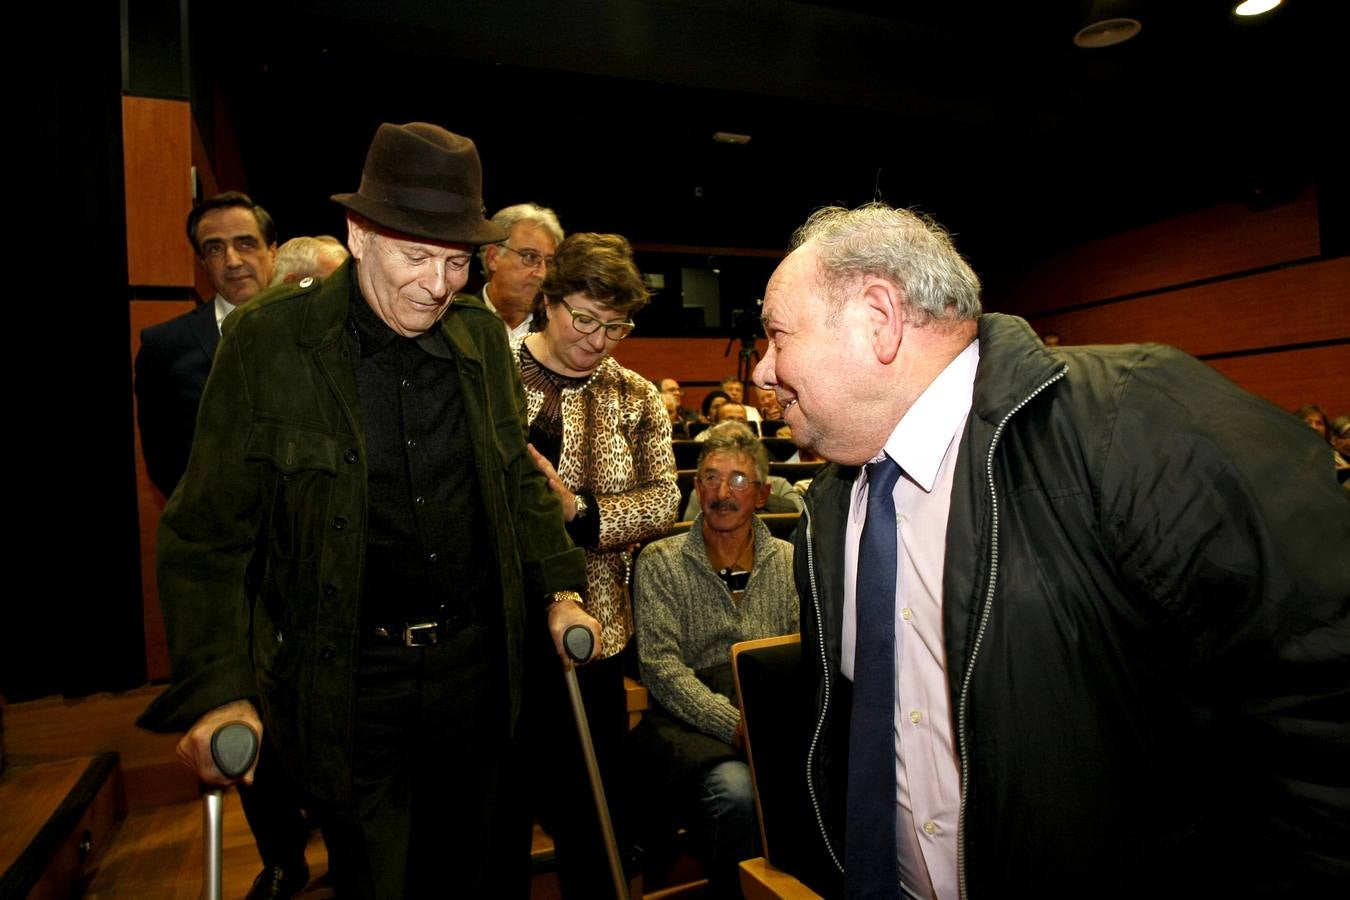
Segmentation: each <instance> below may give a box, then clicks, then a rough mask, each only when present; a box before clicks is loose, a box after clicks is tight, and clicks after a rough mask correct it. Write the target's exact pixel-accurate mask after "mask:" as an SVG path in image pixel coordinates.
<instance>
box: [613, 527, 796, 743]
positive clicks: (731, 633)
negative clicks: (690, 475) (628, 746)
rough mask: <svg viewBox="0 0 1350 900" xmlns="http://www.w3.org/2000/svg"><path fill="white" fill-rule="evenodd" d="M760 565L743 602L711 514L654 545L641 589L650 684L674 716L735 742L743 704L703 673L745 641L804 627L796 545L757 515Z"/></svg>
mask: <svg viewBox="0 0 1350 900" xmlns="http://www.w3.org/2000/svg"><path fill="white" fill-rule="evenodd" d="M754 529H755V564H754V567H753V568H752V569H751V570H750V582H749V584H747V585H746V589H745V593H744V594H743V595H742V597H741V600H740V602H739V603H735V602H733V601H732V598H731V591H729V590H728V589H727V586H726V584H724V583H723V582H722V579H720V578H718V577H717V573H716V572H714V571H713V569H712V564H711V563H710V562H709V561H708V551H707V548H706V547H705V546H704V544H703V516H702V514H699V516H698V518H696V519H695V520H694V524H693V526H692V527H691V528H690V529H689V531H688V532H687V533H685V534H678V535H675V536H674V537H668V538H665V539H663V540H659V541H656V542H654V543H652V544H649V545H647V547H646V548H644V549H643V551H642V553H641V554H640V555H639V556H638V561H637V575H636V582H635V585H636V586H635V589H634V593H633V607H634V615H635V618H636V620H637V642H638V659H639V660H640V662H641V664H642V683H643V684H644V685H646V686H647V690H648V691H650V692H651V695H652V697H654V698H655V699H656V701H657V702H658V703H660V704H661V705H662V706H663V707H665V708H666V710H667V711H668V712H669V713H670V714H671V715H673V716H675V717H676V718H678V719H681V720H682V721H684V722H686V723H688V724H689V725H691V726H693V727H694V728H696V729H698V730H699V731H702V732H705V733H707V734H710V735H713V736H714V737H717V738H720V739H721V740H724V741H726V742H727V743H731V738H732V736H733V734H734V733H735V731H736V725H737V723H738V722H740V718H741V714H740V710H738V709H737V708H736V706H735V705H734V704H733V703H732V702H731V700H730V699H728V698H727V697H725V696H723V695H721V694H717V693H714V692H713V691H712V690H711V689H709V688H708V687H707V686H706V685H705V684H704V683H703V682H702V681H700V680H699V679H698V676H697V675H695V674H694V673H695V671H696V670H698V669H703V668H707V667H709V666H715V665H718V664H721V663H726V662H728V661H729V660H730V652H731V645H732V644H734V643H736V642H737V641H748V640H752V639H754V638H761V637H773V636H775V635H780V634H791V633H793V632H795V631H797V628H798V624H797V623H798V612H797V590H796V588H795V587H794V585H793V581H792V545H791V544H789V543H788V542H787V541H783V540H779V539H778V538H775V537H774V536H773V535H771V534H769V529H768V528H766V527H765V526H764V524H763V523H762V522H760V521H759V519H758V518H756V519H755V520H754Z"/></svg>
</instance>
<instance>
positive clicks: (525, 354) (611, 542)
mask: <svg viewBox="0 0 1350 900" xmlns="http://www.w3.org/2000/svg"><path fill="white" fill-rule="evenodd" d="M647 300H648V293H647V289H646V287H645V286H644V285H643V283H642V276H641V275H639V274H638V271H637V267H636V266H635V265H634V263H633V252H632V249H631V248H630V247H629V245H628V241H627V240H625V239H624V238H623V237H621V236H619V235H617V234H574V235H572V236H571V237H569V238H567V239H566V240H564V241H563V242H562V243H561V244H559V245H558V248H557V250H556V252H555V255H554V258H553V262H552V264H551V265H550V266H549V267H548V272H547V274H546V275H545V276H544V283H543V287H542V289H541V293H540V296H539V298H538V299H537V300H536V301H535V310H534V324H533V326H532V327H533V328H534V329H536V330H535V331H534V332H533V333H531V334H529V335H528V336H526V337H525V338H523V339H520V340H517V341H515V342H513V343H512V345H511V346H512V352H513V354H514V357H515V359H516V362H517V364H518V365H519V366H520V374H521V381H522V382H523V384H524V386H525V401H526V411H527V419H528V421H529V428H530V443H531V452H532V454H533V455H534V458H535V463H536V464H537V465H538V466H539V468H540V470H541V471H542V472H543V473H544V475H545V476H546V477H547V478H548V484H549V487H550V488H551V489H552V490H553V491H554V492H555V493H557V494H558V497H559V499H560V500H561V501H562V509H563V518H564V520H565V521H566V524H567V530H568V532H569V533H570V534H571V535H572V540H573V541H575V542H576V544H577V545H578V546H580V547H583V548H584V549H585V551H586V597H585V602H586V609H587V611H588V612H589V613H590V614H591V615H592V616H595V618H597V619H599V620H600V624H601V625H602V626H603V628H604V632H603V635H602V637H601V650H600V657H599V658H598V659H597V660H595V661H594V662H592V663H590V664H589V665H587V666H585V667H583V668H581V669H578V671H577V675H578V679H579V681H580V685H581V691H582V696H583V698H584V700H585V704H586V714H587V718H588V719H589V721H590V727H591V737H592V741H593V743H594V744H595V750H596V755H597V757H598V758H599V761H600V768H601V772H602V773H603V775H604V781H605V784H606V789H607V790H606V793H607V794H608V796H609V799H610V812H611V816H612V817H613V818H614V820H615V831H616V832H617V833H619V834H620V846H623V845H624V842H623V840H622V822H623V818H624V816H623V809H622V803H621V802H620V801H621V798H619V796H618V788H619V787H620V784H621V778H620V772H619V770H618V769H619V766H620V764H621V760H620V758H619V754H620V753H621V751H622V746H623V740H624V736H625V734H626V733H627V718H628V715H627V709H626V706H625V697H624V688H623V675H624V662H623V657H621V656H620V653H621V652H622V651H623V650H624V649H625V648H626V647H628V645H629V643H630V641H631V639H632V636H633V608H632V603H631V600H630V599H629V594H628V576H629V566H630V563H631V557H630V555H629V552H628V547H629V546H630V545H631V544H634V543H637V542H639V541H644V540H646V539H648V538H651V537H655V536H658V535H660V534H662V533H663V532H665V530H666V529H667V528H668V527H669V526H670V525H671V524H672V523H673V522H674V521H675V515H676V512H677V510H676V507H677V506H678V504H679V497H680V494H679V488H678V487H677V486H676V484H675V458H674V455H673V454H672V452H671V447H670V420H669V418H668V417H667V415H666V412H665V407H664V406H663V404H662V402H661V397H660V395H659V394H658V393H657V391H656V388H655V387H654V386H653V385H652V383H651V382H650V381H648V380H647V379H646V378H643V377H642V376H641V375H638V374H637V373H635V372H631V371H629V370H628V369H625V368H624V367H623V366H621V365H619V364H618V363H617V362H616V361H615V360H614V359H613V358H612V357H611V356H610V354H611V352H612V351H613V350H614V347H615V346H616V345H617V344H618V342H619V341H621V340H623V339H624V338H626V337H627V336H628V335H629V334H630V333H631V332H632V330H633V322H632V315H633V313H635V312H637V311H638V310H639V309H641V308H642V307H643V306H645V305H646V304H647ZM562 602H572V601H562ZM534 631H536V632H538V633H539V634H538V635H536V637H539V642H538V645H537V647H536V652H535V653H534V654H533V656H532V658H531V659H530V660H529V661H528V662H527V671H528V672H529V675H528V676H527V677H528V678H529V679H530V681H529V682H528V683H527V693H526V700H525V703H526V710H525V715H526V719H527V722H528V728H529V729H530V731H531V733H530V734H529V736H528V738H527V740H528V741H529V743H530V744H531V745H532V747H533V749H534V752H535V753H536V754H537V756H538V757H539V759H538V761H537V762H536V763H535V764H534V765H532V766H530V770H531V771H534V772H538V773H541V774H543V775H544V776H545V778H546V779H547V780H548V783H547V784H541V785H539V786H538V787H537V789H536V792H535V796H536V798H538V799H540V800H542V801H544V802H543V807H544V808H543V809H541V810H540V813H541V822H542V824H543V825H544V827H545V828H546V829H547V830H548V831H549V832H550V834H552V835H553V839H554V844H555V848H556V851H557V857H558V864H559V881H560V882H561V885H562V890H563V895H564V897H567V898H569V900H572V898H587V900H589V898H603V897H608V896H612V893H613V889H612V886H611V883H610V880H609V875H608V872H609V869H608V866H607V863H606V857H605V851H604V845H603V844H602V843H601V841H600V836H599V828H598V825H597V824H596V820H595V814H594V807H593V804H592V802H591V800H590V793H589V787H588V785H587V781H586V774H585V769H584V768H583V766H582V763H581V757H580V751H579V749H578V747H577V746H576V744H577V742H576V740H575V735H576V729H575V727H574V726H572V724H571V716H570V712H569V707H568V701H567V698H566V695H565V694H564V693H563V682H562V678H561V676H560V675H559V672H558V661H557V659H556V657H554V658H552V659H550V658H549V657H550V656H552V655H553V654H552V651H551V648H550V646H549V645H547V644H546V643H545V642H544V641H543V639H542V636H543V632H544V631H545V629H534ZM625 656H626V654H625ZM550 807H552V808H551V809H550Z"/></svg>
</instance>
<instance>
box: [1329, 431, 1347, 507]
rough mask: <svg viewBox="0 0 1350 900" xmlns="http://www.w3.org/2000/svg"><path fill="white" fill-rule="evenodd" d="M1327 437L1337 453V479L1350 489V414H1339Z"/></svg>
mask: <svg viewBox="0 0 1350 900" xmlns="http://www.w3.org/2000/svg"><path fill="white" fill-rule="evenodd" d="M1327 437H1328V438H1329V439H1330V440H1331V449H1332V450H1333V451H1335V453H1336V459H1335V463H1336V480H1337V481H1339V482H1340V483H1341V484H1342V485H1344V486H1345V489H1346V490H1350V416H1337V417H1336V418H1335V420H1334V421H1333V422H1332V423H1331V431H1330V432H1329V433H1328V434H1327Z"/></svg>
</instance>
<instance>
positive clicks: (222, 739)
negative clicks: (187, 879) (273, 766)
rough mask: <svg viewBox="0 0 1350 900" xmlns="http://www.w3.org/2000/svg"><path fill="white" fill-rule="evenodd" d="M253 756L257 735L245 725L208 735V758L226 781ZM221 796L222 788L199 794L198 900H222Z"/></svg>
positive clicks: (224, 727)
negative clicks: (200, 861)
mask: <svg viewBox="0 0 1350 900" xmlns="http://www.w3.org/2000/svg"><path fill="white" fill-rule="evenodd" d="M257 755H258V733H257V732H256V731H254V730H253V727H252V726H251V725H249V724H248V723H246V722H226V723H225V724H224V725H221V726H220V727H219V728H217V729H216V731H215V733H214V734H212V735H211V758H212V759H214V760H215V762H216V768H217V769H219V770H220V773H221V774H222V775H224V776H225V777H226V778H238V777H239V776H240V775H243V774H244V773H245V772H247V771H248V767H249V766H251V765H253V758H254V757H255V756H257ZM224 796H225V792H224V789H223V788H218V787H211V788H206V789H205V790H203V791H202V844H203V845H202V864H203V865H202V868H203V872H202V900H223V898H222V888H221V882H222V879H223V874H222V868H221V856H222V854H223V853H224V843H225V842H224V827H225V826H224Z"/></svg>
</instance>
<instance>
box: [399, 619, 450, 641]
mask: <svg viewBox="0 0 1350 900" xmlns="http://www.w3.org/2000/svg"><path fill="white" fill-rule="evenodd" d="M440 627H441V626H440V624H439V623H437V622H411V623H409V624H408V627H406V628H404V629H403V646H405V647H426V646H429V645H431V644H436V643H440V640H441V634H440Z"/></svg>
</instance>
